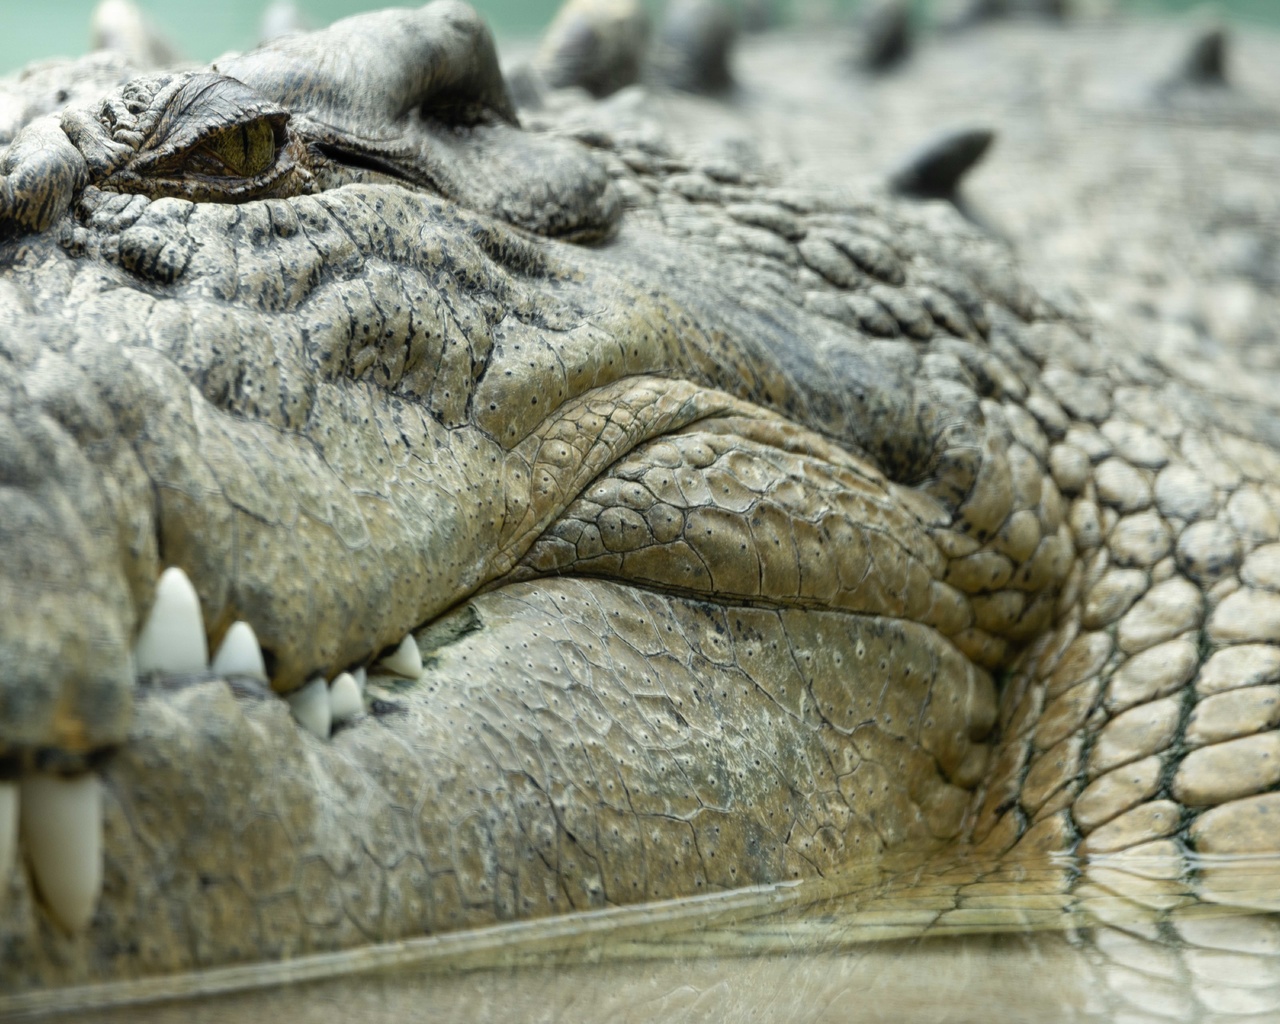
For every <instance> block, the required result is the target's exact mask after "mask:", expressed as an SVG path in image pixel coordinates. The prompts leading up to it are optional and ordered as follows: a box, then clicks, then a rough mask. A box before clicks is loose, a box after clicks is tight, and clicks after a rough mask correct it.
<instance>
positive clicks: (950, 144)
mask: <svg viewBox="0 0 1280 1024" xmlns="http://www.w3.org/2000/svg"><path fill="white" fill-rule="evenodd" d="M994 140H995V132H993V131H992V130H991V129H989V128H963V129H960V130H959V131H950V132H946V133H944V134H942V135H940V136H937V137H935V138H933V139H931V140H930V141H929V142H927V143H925V144H924V145H923V146H921V147H920V148H919V149H917V150H916V151H915V152H913V153H912V154H911V155H910V156H908V157H907V158H906V160H904V161H903V162H902V163H901V164H899V165H898V168H897V169H896V170H895V171H894V172H893V173H892V174H890V175H889V188H890V190H891V191H893V192H896V193H898V194H899V195H903V196H910V197H911V198H914V199H948V200H951V201H952V202H954V201H955V200H956V195H957V192H958V190H959V187H960V183H961V181H963V179H964V176H965V175H966V174H967V173H968V172H969V171H970V170H971V169H972V168H973V167H974V165H976V164H977V163H978V162H979V161H980V160H981V159H982V158H983V156H985V155H986V152H987V150H988V149H990V148H991V143H992V142H993V141H994Z"/></svg>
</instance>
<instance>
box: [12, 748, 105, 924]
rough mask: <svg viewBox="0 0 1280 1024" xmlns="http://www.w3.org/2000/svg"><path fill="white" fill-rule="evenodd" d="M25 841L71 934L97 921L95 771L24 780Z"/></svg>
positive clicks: (41, 885)
mask: <svg viewBox="0 0 1280 1024" xmlns="http://www.w3.org/2000/svg"><path fill="white" fill-rule="evenodd" d="M20 788H21V797H20V801H19V802H20V804H21V814H20V817H21V819H22V840H23V844H24V846H25V847H26V851H27V859H28V861H29V862H30V865H31V874H32V876H33V877H34V879H35V883H36V888H37V889H38V890H39V891H40V897H41V899H42V900H44V904H45V906H46V907H48V908H49V913H50V914H51V915H52V916H53V918H54V920H55V921H57V922H58V924H59V925H61V926H62V927H63V928H64V929H65V930H66V931H68V932H78V931H81V930H83V929H84V928H85V927H86V926H87V925H88V924H89V922H90V920H92V918H93V912H94V910H95V909H96V907H97V905H98V897H99V896H100V895H101V894H102V784H101V783H100V782H99V781H98V777H97V776H96V775H93V774H92V773H90V774H86V775H80V776H77V777H76V778H71V779H66V778H59V777H57V776H53V775H32V776H29V777H27V778H25V779H23V780H22V783H21V787H20Z"/></svg>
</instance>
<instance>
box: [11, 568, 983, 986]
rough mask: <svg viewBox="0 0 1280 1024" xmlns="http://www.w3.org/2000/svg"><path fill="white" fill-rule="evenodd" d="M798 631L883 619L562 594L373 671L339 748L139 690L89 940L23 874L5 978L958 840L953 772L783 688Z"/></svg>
mask: <svg viewBox="0 0 1280 1024" xmlns="http://www.w3.org/2000/svg"><path fill="white" fill-rule="evenodd" d="M735 615H737V616H739V617H740V618H741V621H739V622H738V623H737V624H736V625H735V623H734V622H733V621H730V619H729V618H728V616H735ZM780 616H792V618H791V619H790V620H788V621H789V623H790V624H789V625H786V627H785V629H784V627H783V625H781V622H782V620H781V618H780ZM746 620H750V621H749V622H747V626H745V627H744V626H743V624H742V623H743V621H746ZM775 621H776V622H777V623H779V625H778V626H777V633H778V636H777V637H775V640H776V639H778V637H780V638H781V639H782V640H783V641H786V640H787V639H788V635H790V638H791V639H792V640H793V641H794V642H796V643H799V642H800V641H801V640H803V639H804V638H798V637H797V629H796V624H797V623H799V624H801V626H802V631H807V632H808V633H811V634H812V636H810V637H809V638H808V640H807V641H805V642H811V643H826V644H827V645H828V646H830V645H831V644H832V643H833V642H834V641H833V635H834V633H836V632H838V631H839V630H840V629H843V628H846V627H845V626H844V625H842V624H846V623H850V624H851V623H854V622H855V621H856V622H857V628H858V629H860V630H866V629H870V628H872V625H874V623H872V625H868V624H867V623H868V620H866V619H865V618H864V617H854V616H845V615H840V614H838V613H824V612H810V613H805V612H772V611H768V610H762V609H737V610H735V609H725V608H721V607H718V606H714V605H708V604H704V603H702V602H697V601H690V600H681V599H675V598H669V597H664V596H661V595H657V594H652V593H646V592H643V591H636V590H634V589H633V588H629V587H625V586H621V585H618V584H612V583H605V582H585V581H579V580H571V579H562V580H555V581H543V582H541V583H538V584H516V585H512V586H510V587H507V588H505V589H503V590H500V591H495V592H492V593H489V594H486V595H484V596H482V597H480V598H477V599H476V600H475V601H473V602H471V603H470V604H468V605H466V606H464V607H463V608H462V609H460V610H459V611H458V612H455V613H453V614H452V615H451V616H450V617H448V618H447V619H446V620H442V621H441V622H439V623H436V624H433V626H432V627H429V629H428V630H427V631H426V632H425V633H424V634H423V636H422V643H423V644H424V647H425V648H426V649H427V652H428V655H429V656H428V659H427V660H428V665H427V670H426V672H425V674H424V675H423V676H422V678H421V679H420V680H418V681H416V682H410V681H408V680H401V681H395V680H392V679H390V678H383V679H381V680H377V679H375V680H371V682H370V686H369V688H368V690H367V691H366V693H365V706H366V708H367V709H368V713H366V714H364V715H363V716H361V717H358V718H356V719H354V720H352V721H351V722H350V723H349V724H347V725H346V726H345V727H343V728H340V729H339V730H338V731H336V732H334V734H333V735H332V737H331V738H330V739H328V740H320V739H318V738H317V737H316V736H313V735H312V734H311V733H309V732H307V731H306V730H305V729H302V728H299V726H298V723H297V721H295V719H294V717H293V716H292V715H291V713H290V707H289V705H288V704H287V703H286V702H285V701H282V700H280V699H278V698H276V697H274V696H273V695H271V694H270V693H269V692H268V691H266V690H265V688H263V689H262V690H260V691H259V690H254V689H253V688H250V687H245V686H232V685H228V683H227V682H226V681H225V680H223V679H218V678H208V679H204V680H202V681H193V682H192V683H190V685H184V686H180V687H154V686H152V687H146V686H144V687H141V688H140V690H139V701H138V707H137V713H136V717H135V722H134V726H133V729H132V732H131V735H130V737H129V741H128V742H127V743H126V744H125V745H124V746H122V747H121V749H120V750H119V751H118V752H117V753H116V754H115V755H114V756H113V757H112V758H110V759H109V760H108V761H107V762H106V763H105V765H104V766H103V768H102V770H101V772H100V776H99V777H100V787H101V807H102V811H101V813H102V822H103V824H102V836H103V842H102V845H103V851H104V853H103V861H102V864H103V884H102V898H101V901H100V903H99V904H98V905H97V907H96V910H95V911H94V912H93V915H92V919H91V920H90V921H88V922H87V924H86V925H85V927H83V928H82V929H79V930H73V931H71V932H70V933H69V932H68V931H67V930H64V929H63V928H61V927H59V926H58V925H57V924H55V923H54V921H53V920H52V919H51V917H50V915H49V913H48V912H47V910H46V908H45V907H43V906H41V902H40V900H39V898H38V897H37V895H36V891H35V888H34V886H33V885H32V882H31V879H30V877H29V876H28V875H27V874H26V873H25V872H23V871H20V870H16V869H13V870H10V871H9V872H8V873H7V876H6V878H7V882H6V880H5V879H4V878H0V885H2V886H3V888H0V899H5V893H6V890H7V900H6V903H7V905H6V906H5V907H4V912H3V914H2V915H0V948H4V949H5V950H6V962H7V966H6V972H5V975H6V979H5V985H4V987H5V988H6V989H11V990H12V991H22V990H29V989H37V988H49V987H56V986H63V985H68V984H83V983H87V982H93V981H101V980H107V979H127V978H136V977H142V976H148V975H158V974H171V973H175V972H180V971H189V970H194V969H202V968H210V967H218V966H223V965H227V964H234V963H246V962H258V961H269V960H280V959H285V958H290V957H297V956H302V955H305V954H308V953H316V952H324V951H331V950H338V949H346V948H354V947H359V946H366V945H369V944H374V943H380V942H388V941H394V940H397V939H401V938H406V937H410V936H415V935H422V934H424V933H436V932H443V931H454V930H458V929H461V928H469V927H477V926H483V925H488V924H492V923H494V922H499V921H504V920H515V919H522V918H530V917H536V916H548V915H554V914H564V913H570V912H574V911H582V910H588V909H593V908H600V907H606V906H611V905H618V904H627V903H636V902H642V901H647V900H652V899H665V898H672V897H679V896H691V895H697V894H701V893H705V892H710V891H715V890H729V889H733V888H737V887H740V886H743V885H749V884H753V883H761V882H773V881H781V880H785V879H790V878H795V877H803V876H805V875H812V874H820V873H823V872H824V871H826V870H830V869H831V868H833V867H834V866H836V865H839V864H841V863H848V862H849V861H851V860H853V859H865V858H867V857H874V856H878V855H880V854H881V853H883V852H884V851H885V850H887V849H890V848H893V847H901V846H904V845H905V846H911V847H912V848H924V847H928V846H930V845H933V846H937V845H939V844H940V843H942V842H946V841H949V840H950V838H952V836H949V835H948V833H949V832H950V833H954V832H956V831H957V830H958V828H959V818H958V817H957V815H956V813H955V808H956V807H959V806H960V805H961V804H962V803H963V801H964V800H965V798H966V797H967V795H968V794H967V792H966V791H964V790H962V789H959V788H957V787H954V786H949V785H948V784H947V783H946V782H945V780H943V779H941V778H938V779H935V780H933V781H932V782H930V783H929V785H930V786H932V787H933V788H931V789H930V790H929V792H928V793H914V794H913V793H911V792H908V789H909V788H910V786H908V784H907V783H906V782H904V781H903V779H904V778H907V777H910V778H916V777H917V776H920V775H921V773H924V772H926V770H927V768H928V764H927V761H928V758H927V756H925V755H922V754H921V753H920V751H918V750H914V749H912V750H904V752H903V757H904V758H906V757H910V758H915V760H912V761H910V765H911V766H913V767H910V769H909V770H908V771H906V772H905V773H903V772H902V771H901V770H900V769H899V770H897V774H898V776H899V777H898V778H896V779H895V778H894V772H895V769H894V768H893V766H885V765H879V764H876V763H874V762H875V761H876V759H877V758H879V759H881V760H883V759H884V756H885V752H886V751H889V750H891V749H896V748H893V746H892V742H891V741H890V740H885V741H884V742H885V744H887V745H884V746H883V747H882V749H878V751H877V753H876V755H875V757H873V756H871V754H870V753H869V752H867V751H863V752H862V753H859V748H860V745H861V746H862V747H865V746H866V744H865V743H862V742H861V741H858V742H855V741H854V740H853V738H852V737H851V736H850V735H846V734H845V733H842V732H840V731H839V730H833V729H830V728H826V727H817V728H815V727H814V722H813V721H812V719H813V713H814V711H815V710H816V709H814V708H813V707H812V706H811V705H812V698H811V694H810V692H809V691H808V689H807V688H806V683H805V680H804V678H803V673H801V672H799V671H798V669H796V670H795V671H793V672H792V673H791V675H790V676H787V674H786V673H781V674H779V672H778V670H777V668H776V666H762V667H764V668H766V669H767V670H768V671H769V672H770V673H772V676H771V678H772V684H771V685H772V686H773V687H774V689H773V691H772V692H770V693H769V694H768V695H767V696H762V691H760V690H759V687H758V686H756V685H755V684H754V683H753V682H752V679H751V675H750V671H754V669H753V668H751V664H753V663H750V662H749V659H751V658H756V657H759V658H761V659H766V660H767V658H769V657H774V656H775V655H776V654H777V651H776V650H775V651H774V653H773V654H770V653H769V650H768V647H769V642H770V641H769V637H768V636H766V635H765V634H767V633H768V632H769V629H771V628H773V627H771V626H770V625H769V624H770V623H771V622H775ZM748 627H749V628H748ZM848 628H849V629H852V628H854V627H853V626H852V625H849V626H848ZM876 628H879V627H878V626H877V627H876ZM744 630H745V632H744ZM752 630H755V632H754V633H752V632H751V631H752ZM788 630H789V631H790V634H788V633H787V631H788ZM824 631H825V632H824ZM749 633H750V637H749V636H748V634H749ZM824 635H825V636H826V640H823V639H822V637H823V636H824ZM433 637H434V638H435V640H434V641H433V640H432V639H431V638H433ZM751 637H754V639H752V638H751ZM836 639H838V638H836ZM447 640H452V641H453V642H451V643H447V645H446V646H442V647H441V648H440V649H439V650H436V651H434V653H433V652H432V651H431V650H430V648H431V646H432V645H433V643H434V642H437V641H439V642H445V641H447ZM726 644H727V647H726ZM774 647H775V648H776V647H777V644H776V643H775V644H774ZM882 689H883V685H882V683H881V684H879V685H875V686H872V687H871V688H870V689H869V690H868V692H869V693H870V692H873V691H874V692H877V693H878V692H879V691H880V690H882ZM921 703H923V698H921ZM806 709H807V710H806ZM895 710H896V709H895ZM806 716H807V717H808V718H809V719H810V720H809V721H808V722H806ZM864 754H865V756H864ZM860 758H861V763H858V761H859V759H860ZM921 758H924V761H921ZM903 763H904V764H906V763H907V762H906V761H904V762H903ZM921 764H923V765H924V767H921ZM841 766H842V767H841ZM837 769H838V770H837ZM842 773H843V781H842V778H838V777H837V776H840V775H842ZM90 778H92V776H91V777H90ZM850 779H852V780H854V781H855V782H857V785H853V784H851V783H850V781H849V780H850ZM95 785H98V783H96V782H95ZM806 787H807V789H806ZM881 787H883V791H881ZM904 787H905V788H904ZM864 788H865V793H864V792H863V790H864ZM873 790H874V792H873ZM939 808H942V810H940V809H939ZM0 809H2V808H0ZM960 809H961V810H963V808H962V807H961V808H960ZM22 845H24V846H25V845H27V844H26V842H25V840H24V843H23V844H22ZM25 852H26V854H27V858H28V859H30V858H31V857H32V856H33V853H32V851H31V850H30V849H27V850H26V851H25Z"/></svg>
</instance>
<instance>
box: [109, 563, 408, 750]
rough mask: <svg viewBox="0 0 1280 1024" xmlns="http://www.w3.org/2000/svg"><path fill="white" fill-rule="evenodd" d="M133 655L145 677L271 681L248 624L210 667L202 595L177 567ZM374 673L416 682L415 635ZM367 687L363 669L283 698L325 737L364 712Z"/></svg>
mask: <svg viewBox="0 0 1280 1024" xmlns="http://www.w3.org/2000/svg"><path fill="white" fill-rule="evenodd" d="M134 657H135V661H136V663H137V668H138V674H139V675H141V676H148V675H164V676H174V675H189V674H192V673H203V672H207V671H209V670H210V669H211V670H212V671H213V672H214V673H215V674H217V675H222V676H237V677H241V678H246V677H247V678H250V679H255V680H257V681H258V682H261V683H264V684H266V683H268V682H270V680H268V678H267V668H266V664H265V662H264V660H263V657H262V648H261V647H259V646H258V638H257V636H255V635H254V632H253V627H252V626H250V625H249V624H248V623H247V622H237V623H235V624H233V625H232V627H231V628H230V629H228V630H227V635H226V636H225V637H223V640H222V644H221V646H219V648H218V651H217V653H216V654H214V656H213V663H212V664H210V662H209V648H208V644H207V643H206V641H205V632H204V618H203V616H202V615H201V612H200V598H199V595H197V594H196V588H195V587H193V586H192V585H191V580H190V579H188V578H187V574H186V573H185V572H183V571H182V570H181V569H178V568H176V567H175V568H170V569H166V570H165V571H164V573H163V574H161V576H160V580H159V582H158V583H157V584H156V596H155V601H154V602H153V603H152V605H151V611H150V613H149V614H148V615H147V621H146V622H145V623H144V624H143V626H142V630H141V632H140V633H139V634H138V645H137V647H136V649H135V651H134ZM375 669H376V671H378V672H382V673H386V674H388V675H395V676H403V677H405V678H407V679H417V678H418V676H420V675H421V674H422V655H421V654H420V653H419V652H418V645H417V643H416V641H415V640H414V639H413V637H412V636H406V637H405V638H404V640H402V641H401V642H400V645H399V646H398V647H397V648H396V649H395V650H394V651H392V652H391V653H390V654H388V655H387V656H386V657H385V658H383V659H382V660H381V661H379V662H378V663H377V665H376V666H375ZM364 685H365V670H364V669H363V668H360V669H355V670H354V671H352V672H342V673H340V674H339V675H337V676H336V677H335V678H334V679H333V681H332V682H326V681H325V679H324V677H322V676H316V677H315V678H314V679H311V680H309V681H308V682H307V683H306V685H305V686H302V687H300V688H299V689H297V690H295V691H294V692H293V693H291V694H289V695H288V696H287V697H286V698H285V699H286V700H287V701H288V703H289V708H290V710H291V711H292V712H293V717H294V718H295V719H296V720H297V722H298V724H299V725H301V726H302V727H303V728H304V729H306V730H307V731H308V732H310V733H312V734H314V735H316V736H319V737H320V738H321V739H325V738H327V737H328V736H329V734H330V732H332V730H333V727H334V726H335V725H340V724H342V723H343V722H348V721H350V720H351V719H353V718H355V717H357V716H358V715H360V714H362V713H363V711H364Z"/></svg>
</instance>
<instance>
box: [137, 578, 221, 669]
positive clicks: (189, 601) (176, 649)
mask: <svg viewBox="0 0 1280 1024" xmlns="http://www.w3.org/2000/svg"><path fill="white" fill-rule="evenodd" d="M134 653H135V657H136V660H137V665H138V675H140V676H145V675H149V674H151V673H152V672H162V673H164V674H166V675H178V674H180V673H184V672H203V671H204V670H205V669H207V668H208V667H209V647H208V644H207V643H206V641H205V637H204V618H203V617H202V616H201V614H200V598H199V597H198V596H197V595H196V588H195V587H193V586H192V585H191V581H190V580H189V579H187V574H186V573H185V572H183V571H182V570H181V569H179V568H177V567H173V568H169V569H166V570H165V571H164V572H163V573H161V574H160V580H159V582H158V583H157V584H156V599H155V601H154V602H153V603H152V605H151V612H150V614H148V615H147V621H146V623H145V624H144V625H143V627H142V632H141V633H139V634H138V646H137V649H136V650H135V652H134Z"/></svg>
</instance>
